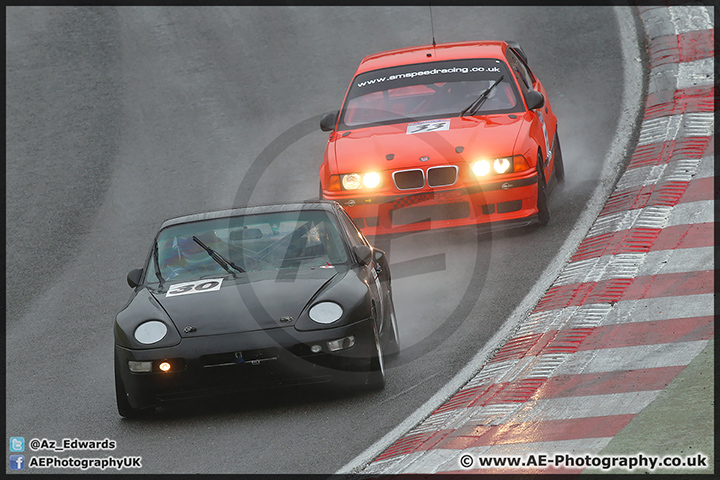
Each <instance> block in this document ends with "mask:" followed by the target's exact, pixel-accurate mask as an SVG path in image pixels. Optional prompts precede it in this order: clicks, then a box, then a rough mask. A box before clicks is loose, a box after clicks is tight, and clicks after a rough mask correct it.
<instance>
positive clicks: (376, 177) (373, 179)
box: [340, 172, 382, 190]
mask: <svg viewBox="0 0 720 480" xmlns="http://www.w3.org/2000/svg"><path fill="white" fill-rule="evenodd" d="M340 183H342V187H343V189H344V190H359V189H361V188H363V187H364V188H376V187H379V186H381V185H382V175H380V173H378V172H368V173H348V174H347V175H340Z"/></svg>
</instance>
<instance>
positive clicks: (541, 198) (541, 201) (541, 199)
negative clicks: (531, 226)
mask: <svg viewBox="0 0 720 480" xmlns="http://www.w3.org/2000/svg"><path fill="white" fill-rule="evenodd" d="M537 164H538V165H540V166H541V167H540V168H538V169H537V172H538V198H537V208H538V214H537V219H538V222H539V223H540V225H547V223H548V222H549V221H550V210H549V209H548V201H547V182H546V181H545V173H544V172H543V169H542V156H541V155H540V154H539V153H538V159H537Z"/></svg>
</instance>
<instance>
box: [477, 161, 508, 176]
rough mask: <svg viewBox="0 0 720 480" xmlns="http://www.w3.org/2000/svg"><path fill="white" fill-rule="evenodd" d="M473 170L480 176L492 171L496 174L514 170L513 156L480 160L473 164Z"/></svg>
mask: <svg viewBox="0 0 720 480" xmlns="http://www.w3.org/2000/svg"><path fill="white" fill-rule="evenodd" d="M471 168H472V171H473V173H474V174H475V175H477V176H478V177H484V176H485V175H488V174H489V173H490V172H491V171H492V172H494V173H496V174H503V173H509V172H512V171H513V157H500V158H495V159H493V160H479V161H477V162H475V163H473V164H472V165H471Z"/></svg>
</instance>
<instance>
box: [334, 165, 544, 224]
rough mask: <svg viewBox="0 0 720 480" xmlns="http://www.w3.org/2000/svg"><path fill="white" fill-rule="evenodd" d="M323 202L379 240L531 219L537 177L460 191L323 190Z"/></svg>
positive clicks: (534, 211)
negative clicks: (339, 208) (342, 211)
mask: <svg viewBox="0 0 720 480" xmlns="http://www.w3.org/2000/svg"><path fill="white" fill-rule="evenodd" d="M323 197H324V198H325V199H326V200H335V201H336V202H338V203H339V204H340V205H342V206H343V208H344V209H345V211H346V212H347V213H348V215H350V217H351V218H352V219H353V220H354V221H355V223H356V224H357V225H358V227H359V228H361V229H362V231H363V233H364V234H365V235H382V234H389V233H401V232H414V231H419V230H427V229H431V228H449V227H459V226H466V225H478V224H489V223H491V222H503V223H511V222H513V221H518V220H529V219H530V218H531V217H533V216H535V215H537V213H538V208H537V197H538V177H537V174H536V173H535V172H534V171H533V172H532V173H531V174H529V175H523V176H514V177H512V178H507V179H504V180H501V181H493V182H486V183H482V184H474V185H469V186H461V187H458V186H457V185H453V186H452V187H444V188H435V189H430V188H427V187H426V188H424V189H421V190H413V191H411V192H410V191H407V192H402V193H400V192H398V194H396V195H387V194H375V195H365V196H359V195H358V194H357V193H354V192H329V191H324V192H323ZM527 223H529V221H527V222H518V224H527Z"/></svg>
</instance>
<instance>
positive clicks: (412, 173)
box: [393, 169, 425, 190]
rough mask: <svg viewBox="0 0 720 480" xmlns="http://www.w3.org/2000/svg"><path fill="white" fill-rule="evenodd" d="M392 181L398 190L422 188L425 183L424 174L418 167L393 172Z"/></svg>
mask: <svg viewBox="0 0 720 480" xmlns="http://www.w3.org/2000/svg"><path fill="white" fill-rule="evenodd" d="M393 181H394V182H395V186H396V187H397V188H398V189H399V190H410V189H413V188H422V187H423V186H424V185H425V175H423V171H422V170H419V169H416V170H402V171H399V172H393Z"/></svg>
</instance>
